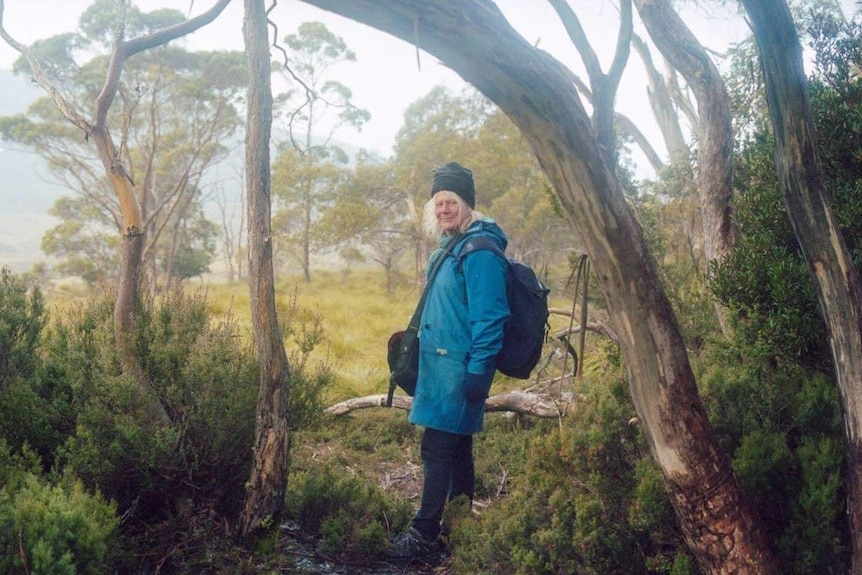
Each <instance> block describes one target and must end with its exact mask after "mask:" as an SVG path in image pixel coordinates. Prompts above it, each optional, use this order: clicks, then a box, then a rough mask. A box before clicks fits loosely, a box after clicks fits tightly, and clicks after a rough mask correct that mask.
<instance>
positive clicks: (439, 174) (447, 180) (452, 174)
mask: <svg viewBox="0 0 862 575" xmlns="http://www.w3.org/2000/svg"><path fill="white" fill-rule="evenodd" d="M440 190H448V191H450V192H455V193H456V194H458V195H459V196H460V197H461V199H462V200H464V201H465V202H467V205H468V206H470V207H471V208H475V207H476V189H475V188H474V187H473V172H471V171H470V170H468V169H467V168H465V167H464V166H462V165H460V164H458V163H456V162H449V163H448V164H446V165H444V166H439V167H437V168H435V170H434V183H433V184H431V197H434V194H436V193H437V192H439V191H440Z"/></svg>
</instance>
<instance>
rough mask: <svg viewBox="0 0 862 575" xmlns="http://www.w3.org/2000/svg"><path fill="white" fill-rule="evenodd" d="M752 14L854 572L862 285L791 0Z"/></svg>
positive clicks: (766, 0) (861, 487)
mask: <svg viewBox="0 0 862 575" xmlns="http://www.w3.org/2000/svg"><path fill="white" fill-rule="evenodd" d="M743 5H744V6H745V9H746V10H747V12H748V15H749V16H750V17H751V22H752V25H753V28H754V36H755V39H756V40H757V45H758V47H759V50H760V60H761V67H762V70H763V76H764V80H765V83H766V100H767V104H768V106H769V115H770V117H771V118H772V131H773V133H774V134H775V165H776V169H777V171H778V181H779V184H780V185H781V189H782V190H783V192H784V199H785V204H786V206H787V213H788V215H789V216H790V221H791V223H792V224H793V231H794V233H795V235H796V238H797V239H798V240H799V245H800V247H801V249H802V252H803V253H804V254H805V261H806V263H807V264H808V271H809V273H810V274H811V277H812V278H813V279H814V285H815V287H816V291H817V300H818V302H819V305H820V311H821V313H822V314H823V317H824V318H825V320H826V325H827V326H828V328H829V345H830V347H831V348H832V357H833V358H834V363H835V375H836V379H837V380H838V390H839V394H840V397H841V408H842V412H843V416H844V431H845V436H846V441H847V513H848V518H849V521H850V537H851V544H852V549H853V559H852V568H851V571H850V572H851V573H857V574H858V573H862V436H860V432H862V285H860V278H859V272H858V271H857V270H856V268H855V266H854V265H853V262H852V260H851V258H850V254H849V252H848V251H847V246H846V245H845V243H844V240H843V238H842V236H841V233H840V230H839V229H838V222H837V221H836V219H835V216H834V214H833V213H832V208H831V203H830V199H829V192H828V190H826V188H825V187H824V183H823V175H822V171H821V168H820V158H819V155H818V153H817V142H816V135H815V130H814V120H813V117H812V114H811V107H810V103H809V99H808V92H807V88H806V76H805V70H804V67H803V62H802V47H801V45H800V43H799V37H798V36H797V34H796V27H795V26H794V23H793V18H792V16H791V14H790V10H789V8H788V7H787V4H786V3H785V2H784V0H756V1H755V0H743Z"/></svg>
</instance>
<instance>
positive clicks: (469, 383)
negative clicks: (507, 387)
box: [463, 371, 494, 401]
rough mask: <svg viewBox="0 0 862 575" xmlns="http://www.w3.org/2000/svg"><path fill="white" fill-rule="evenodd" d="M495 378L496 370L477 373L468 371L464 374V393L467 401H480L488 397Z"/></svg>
mask: <svg viewBox="0 0 862 575" xmlns="http://www.w3.org/2000/svg"><path fill="white" fill-rule="evenodd" d="M493 380H494V372H493V371H492V372H491V373H483V374H475V373H470V372H469V371H468V372H467V375H465V376H464V386H463V388H464V395H465V396H466V397H467V401H479V400H481V399H485V398H486V397H488V391H489V390H490V389H491V382H492V381H493Z"/></svg>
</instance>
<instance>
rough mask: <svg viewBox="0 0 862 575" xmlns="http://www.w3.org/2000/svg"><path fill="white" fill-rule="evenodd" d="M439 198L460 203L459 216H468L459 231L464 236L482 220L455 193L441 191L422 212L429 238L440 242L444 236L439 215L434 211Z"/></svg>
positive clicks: (427, 203)
mask: <svg viewBox="0 0 862 575" xmlns="http://www.w3.org/2000/svg"><path fill="white" fill-rule="evenodd" d="M437 196H443V198H444V199H447V200H449V199H453V200H455V201H457V202H458V214H459V215H461V214H465V213H466V214H467V217H465V218H463V219H462V220H461V226H460V228H459V229H458V231H459V232H461V233H462V234H463V233H464V232H466V231H467V228H469V227H470V226H472V225H473V222H475V221H476V220H478V219H480V218H481V217H482V214H481V213H480V212H477V211H476V210H474V209H473V208H471V207H470V206H468V205H467V202H465V201H464V199H463V198H462V197H461V196H459V195H458V194H456V193H455V192H450V191H449V190H440V191H439V192H437V193H436V194H434V195H433V196H431V199H430V200H428V201H427V202H425V207H424V209H423V212H422V229H423V230H424V231H425V235H427V236H428V237H429V238H432V239H435V240H439V239H440V236H442V235H443V228H441V227H440V222H438V221H437V215H436V213H435V210H434V199H435V198H436V197H437Z"/></svg>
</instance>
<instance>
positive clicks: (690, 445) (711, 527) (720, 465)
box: [305, 0, 778, 575]
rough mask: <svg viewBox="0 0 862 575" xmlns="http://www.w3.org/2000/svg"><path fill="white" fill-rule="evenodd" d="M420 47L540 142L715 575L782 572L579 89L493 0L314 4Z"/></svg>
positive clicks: (689, 532)
mask: <svg viewBox="0 0 862 575" xmlns="http://www.w3.org/2000/svg"><path fill="white" fill-rule="evenodd" d="M305 2H306V3H308V4H312V5H315V6H318V7H320V8H323V9H326V10H329V11H332V12H336V13H338V14H341V15H343V16H346V17H348V18H351V19H353V20H357V21H359V22H363V23H365V24H368V25H370V26H373V27H375V28H378V29H380V30H384V31H386V32H389V33H390V34H393V35H394V36H397V37H399V38H401V39H403V40H405V41H406V42H410V43H414V42H415V43H418V45H419V47H420V48H422V49H424V50H427V51H428V52H430V53H431V54H433V55H434V56H436V57H437V58H439V59H440V60H441V61H443V62H444V63H446V65H448V66H450V67H451V68H452V69H453V70H455V71H456V72H457V73H459V74H460V75H461V76H462V77H463V78H464V79H465V80H466V81H468V82H470V83H471V84H473V85H474V86H475V87H476V88H477V89H478V90H480V91H481V92H482V93H483V94H484V95H485V96H486V97H488V98H489V99H490V100H491V101H493V102H495V103H496V104H497V105H498V106H499V107H500V108H501V109H502V110H503V111H504V112H505V113H506V114H507V115H508V116H509V117H510V118H511V119H512V121H513V122H514V123H515V124H516V125H517V126H518V128H519V130H520V131H521V133H522V134H523V135H524V137H525V138H526V139H527V141H529V143H530V145H531V147H532V149H533V151H534V153H535V154H536V156H537V158H538V160H539V163H540V164H541V166H542V169H543V170H544V172H545V173H546V174H547V176H548V178H549V180H550V181H551V182H552V183H553V185H554V188H555V190H556V191H557V194H558V195H559V197H560V201H561V203H562V205H563V207H564V209H565V210H566V212H567V213H568V214H569V216H570V217H571V219H572V220H573V222H574V223H575V224H576V226H577V227H578V229H579V230H580V231H581V233H582V236H583V241H584V244H585V246H586V250H587V252H588V254H589V256H590V261H591V262H592V263H593V266H594V271H595V276H596V278H597V280H598V283H599V287H600V289H601V290H602V292H603V294H604V297H605V299H606V301H607V302H608V306H609V310H610V314H611V320H612V322H613V324H614V327H615V329H616V331H617V334H618V336H619V339H620V346H621V347H622V350H623V353H624V356H625V359H626V368H627V371H628V378H629V384H630V390H631V394H632V398H633V400H634V404H635V408H636V409H637V412H638V416H639V418H640V420H641V422H642V423H643V426H644V431H645V433H646V437H647V440H648V442H649V445H650V449H651V450H652V454H653V456H654V457H655V460H656V461H657V462H658V464H659V467H660V468H661V471H662V475H663V477H664V481H665V486H666V488H667V490H668V493H669V495H670V498H671V502H672V504H673V505H674V508H675V510H676V512H677V515H678V517H679V519H680V523H681V526H682V529H683V533H684V536H685V538H686V540H687V542H688V544H689V546H690V548H691V550H692V552H693V553H694V555H695V556H696V557H697V560H698V562H699V564H700V566H701V568H702V571H703V572H704V573H710V574H719V573H722V574H725V573H740V574H741V573H745V574H749V575H751V574H761V575H764V574H770V575H771V574H777V573H778V568H777V566H776V559H775V556H774V554H773V553H772V552H771V550H770V548H771V547H770V544H769V541H768V540H767V538H766V536H765V534H764V531H763V529H762V527H761V524H760V523H759V520H758V518H756V516H755V514H754V513H753V511H752V509H751V507H750V505H749V504H748V503H747V501H746V500H745V499H744V498H743V496H742V492H741V490H740V487H739V485H738V482H737V480H736V477H735V476H734V474H733V472H732V469H731V467H730V462H729V461H728V458H727V457H726V455H725V454H723V453H722V452H721V451H720V449H719V447H718V444H717V442H716V440H715V437H714V434H713V431H712V428H711V426H710V424H709V420H708V418H707V415H706V413H705V412H704V409H703V406H702V404H701V401H700V397H699V396H698V392H697V388H696V387H695V381H694V375H693V373H692V370H691V366H690V364H689V362H688V357H687V355H686V350H685V346H684V342H683V339H682V336H681V334H680V331H679V327H678V324H677V322H676V318H675V317H674V314H673V311H672V309H671V306H670V303H669V301H668V299H667V296H666V295H665V293H664V291H663V289H662V287H661V283H660V281H659V278H658V275H657V272H656V269H655V266H654V262H653V260H652V257H651V255H650V254H649V253H648V251H647V248H646V244H645V242H644V238H643V232H642V230H641V228H640V226H639V225H638V223H637V221H636V219H635V217H634V214H633V213H632V211H631V209H630V208H629V206H628V205H627V203H626V200H625V198H624V195H623V192H622V190H621V188H620V185H619V182H618V181H617V180H616V178H615V176H614V173H613V171H612V170H611V169H610V168H609V167H608V166H607V164H606V162H605V156H604V155H603V153H602V152H601V150H600V149H599V146H598V145H597V143H596V137H595V133H594V131H593V128H592V126H591V125H590V121H589V118H588V117H587V114H586V112H585V111H584V108H583V107H582V105H581V103H580V100H579V98H578V94H577V91H576V89H575V87H574V85H573V84H572V83H571V82H570V81H568V80H567V78H566V75H565V73H563V72H562V71H561V70H560V67H561V66H560V64H559V62H557V61H556V60H554V59H553V58H551V57H550V56H549V55H548V54H546V53H544V52H542V51H540V50H537V49H535V48H534V47H532V46H531V45H530V44H529V43H527V42H526V41H525V40H524V39H523V38H522V37H521V36H520V35H518V34H517V33H516V32H515V31H514V30H513V29H512V28H511V26H509V24H508V22H506V20H505V18H504V17H503V15H502V14H501V13H500V11H499V10H498V9H497V8H496V6H495V5H494V4H492V3H491V2H488V1H486V0H437V1H435V2H426V1H425V0H352V1H351V2H342V1H340V0H305Z"/></svg>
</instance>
